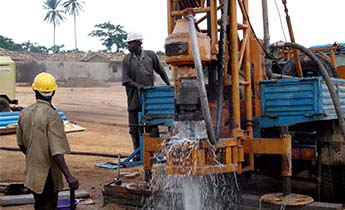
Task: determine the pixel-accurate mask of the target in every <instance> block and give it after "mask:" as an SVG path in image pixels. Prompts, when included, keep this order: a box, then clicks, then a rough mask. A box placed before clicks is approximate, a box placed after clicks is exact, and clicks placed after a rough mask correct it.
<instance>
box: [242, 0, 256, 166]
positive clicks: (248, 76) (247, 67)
mask: <svg viewBox="0 0 345 210" xmlns="http://www.w3.org/2000/svg"><path fill="white" fill-rule="evenodd" d="M243 4H244V5H245V6H246V8H248V0H245V1H244V2H243ZM243 24H246V25H249V20H248V18H247V16H246V15H243ZM243 33H244V34H248V36H246V37H247V39H248V41H247V42H246V46H245V52H244V79H245V81H246V82H248V85H246V86H245V99H244V100H245V108H246V112H245V117H246V118H245V119H246V129H247V131H248V135H249V137H250V139H251V138H252V137H253V111H252V110H253V102H252V83H253V81H252V72H251V62H250V41H249V38H250V33H251V32H250V28H245V29H243ZM249 167H250V168H251V169H252V170H254V154H249Z"/></svg>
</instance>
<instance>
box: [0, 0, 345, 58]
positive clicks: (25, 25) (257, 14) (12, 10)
mask: <svg viewBox="0 0 345 210" xmlns="http://www.w3.org/2000/svg"><path fill="white" fill-rule="evenodd" d="M62 1H64V0H62ZM83 1H84V2H85V4H84V6H83V10H84V11H83V12H81V13H80V15H79V16H78V17H77V38H78V48H79V50H82V51H88V50H91V51H98V50H104V49H105V47H104V46H102V45H101V41H99V39H98V38H97V37H91V36H88V34H89V33H90V32H91V31H93V30H94V29H95V27H94V26H95V25H96V24H100V23H104V22H108V21H110V22H111V23H112V24H114V25H118V24H119V25H122V26H124V30H125V31H126V32H132V31H136V32H141V33H142V34H143V36H144V43H143V47H144V48H145V49H150V50H154V51H158V50H161V51H164V42H165V38H166V37H167V35H168V34H167V9H166V8H167V1H166V0H83ZM267 1H268V11H269V26H270V38H271V39H270V41H271V43H273V42H276V41H280V40H284V33H283V31H282V26H281V23H280V18H279V13H278V10H277V7H276V4H277V5H278V9H279V12H280V15H281V19H282V24H283V27H284V30H285V35H286V37H287V39H289V36H288V31H287V29H286V21H285V13H284V10H283V5H282V0H267ZM0 2H2V4H1V6H2V10H1V12H0V20H1V21H0V22H1V24H0V35H2V36H5V37H7V38H11V39H12V40H13V41H14V42H15V43H22V42H27V41H30V42H32V43H38V44H39V45H42V46H52V45H53V25H51V24H48V23H45V22H43V19H44V17H45V14H46V10H44V9H43V7H42V5H43V0H0ZM287 6H288V9H289V15H290V18H291V21H292V26H293V30H294V34H295V40H296V42H297V43H299V44H302V45H304V46H306V47H310V46H314V45H320V44H331V43H334V42H345V27H344V23H343V22H344V9H345V0H327V1H326V0H287ZM248 9H249V17H250V20H251V23H252V25H253V28H254V30H255V33H256V34H257V36H258V37H259V38H262V37H263V32H262V31H263V26H262V21H261V20H262V12H261V11H262V9H261V0H249V8H248ZM66 17H67V20H66V21H64V22H62V23H61V24H60V25H59V26H57V28H56V44H57V45H62V44H63V45H65V48H64V49H65V50H70V49H73V48H74V31H73V30H74V29H73V16H68V15H66Z"/></svg>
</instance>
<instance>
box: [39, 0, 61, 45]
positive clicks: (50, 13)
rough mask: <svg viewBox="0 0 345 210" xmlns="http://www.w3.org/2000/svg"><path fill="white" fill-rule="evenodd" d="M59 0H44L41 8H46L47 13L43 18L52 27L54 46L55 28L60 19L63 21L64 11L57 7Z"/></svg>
mask: <svg viewBox="0 0 345 210" xmlns="http://www.w3.org/2000/svg"><path fill="white" fill-rule="evenodd" d="M60 3H61V0H44V1H43V9H45V10H47V14H46V16H45V18H44V21H45V22H48V23H52V24H53V27H54V41H53V42H54V45H53V47H55V46H56V45H55V28H56V26H57V25H59V24H60V21H64V20H65V17H64V15H63V13H64V11H63V10H61V9H59V6H60Z"/></svg>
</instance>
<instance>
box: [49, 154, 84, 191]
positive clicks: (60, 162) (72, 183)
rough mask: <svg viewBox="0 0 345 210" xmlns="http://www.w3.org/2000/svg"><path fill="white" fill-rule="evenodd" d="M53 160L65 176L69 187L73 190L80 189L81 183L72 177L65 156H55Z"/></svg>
mask: <svg viewBox="0 0 345 210" xmlns="http://www.w3.org/2000/svg"><path fill="white" fill-rule="evenodd" d="M53 160H54V162H55V163H56V165H57V166H58V167H59V169H60V171H61V172H62V174H63V175H64V176H65V178H66V181H67V182H68V185H69V187H70V188H73V189H78V188H79V181H78V179H76V178H75V177H74V176H72V174H71V173H70V172H69V169H68V167H67V165H66V162H65V158H64V156H63V155H61V154H58V155H54V156H53Z"/></svg>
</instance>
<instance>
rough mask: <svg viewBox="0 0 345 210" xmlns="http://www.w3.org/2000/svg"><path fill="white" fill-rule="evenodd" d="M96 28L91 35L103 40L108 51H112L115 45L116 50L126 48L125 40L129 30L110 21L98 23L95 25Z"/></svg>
mask: <svg viewBox="0 0 345 210" xmlns="http://www.w3.org/2000/svg"><path fill="white" fill-rule="evenodd" d="M94 27H95V28H96V30H93V31H92V32H91V33H89V36H91V37H98V38H100V40H101V41H102V45H104V46H105V47H106V49H107V51H110V52H111V51H112V48H113V45H115V46H116V52H120V50H121V49H125V48H126V46H127V45H126V43H125V40H126V38H127V32H126V31H124V30H123V26H121V25H116V26H115V25H113V24H111V23H110V21H108V22H105V23H101V24H97V25H95V26H94Z"/></svg>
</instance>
